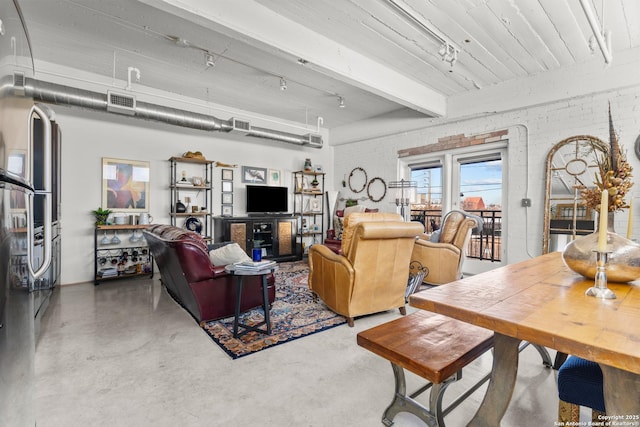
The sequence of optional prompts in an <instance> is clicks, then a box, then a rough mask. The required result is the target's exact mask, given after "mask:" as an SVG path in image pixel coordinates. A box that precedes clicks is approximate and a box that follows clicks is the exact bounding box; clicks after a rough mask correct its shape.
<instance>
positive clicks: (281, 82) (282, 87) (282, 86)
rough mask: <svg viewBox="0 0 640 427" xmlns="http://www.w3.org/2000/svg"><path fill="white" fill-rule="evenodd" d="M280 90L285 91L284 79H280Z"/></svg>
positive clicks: (285, 82)
mask: <svg viewBox="0 0 640 427" xmlns="http://www.w3.org/2000/svg"><path fill="white" fill-rule="evenodd" d="M280 90H282V91H285V90H287V81H286V80H285V79H284V77H280Z"/></svg>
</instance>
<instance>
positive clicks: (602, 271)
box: [586, 250, 616, 299]
mask: <svg viewBox="0 0 640 427" xmlns="http://www.w3.org/2000/svg"><path fill="white" fill-rule="evenodd" d="M593 252H595V254H596V275H595V278H594V282H595V283H594V284H595V286H592V287H590V288H589V289H587V292H586V294H587V295H589V296H592V297H598V298H602V299H615V298H616V294H614V293H613V291H612V290H611V289H609V288H608V287H607V262H608V261H609V254H611V252H601V251H598V250H594V251H593Z"/></svg>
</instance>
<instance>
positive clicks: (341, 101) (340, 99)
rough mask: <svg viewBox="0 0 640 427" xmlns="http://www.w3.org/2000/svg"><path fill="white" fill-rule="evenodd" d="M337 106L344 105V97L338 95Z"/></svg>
mask: <svg viewBox="0 0 640 427" xmlns="http://www.w3.org/2000/svg"><path fill="white" fill-rule="evenodd" d="M338 107H340V108H344V107H346V105H344V98H343V97H341V96H339V97H338Z"/></svg>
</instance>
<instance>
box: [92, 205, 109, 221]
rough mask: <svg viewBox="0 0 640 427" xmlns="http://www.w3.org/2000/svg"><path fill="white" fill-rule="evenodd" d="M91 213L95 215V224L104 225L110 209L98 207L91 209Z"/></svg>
mask: <svg viewBox="0 0 640 427" xmlns="http://www.w3.org/2000/svg"><path fill="white" fill-rule="evenodd" d="M91 213H92V214H93V215H95V217H96V225H105V224H106V223H107V217H108V216H109V214H111V209H102V208H98V209H95V210H92V211H91Z"/></svg>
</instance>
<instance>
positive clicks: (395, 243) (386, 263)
mask: <svg viewBox="0 0 640 427" xmlns="http://www.w3.org/2000/svg"><path fill="white" fill-rule="evenodd" d="M422 233H424V227H423V225H422V224H420V223H419V222H405V221H403V219H402V217H401V216H400V215H398V214H391V213H353V214H351V215H349V216H348V217H347V218H346V219H345V223H344V231H343V233H342V255H338V254H336V253H335V252H333V251H332V250H331V249H329V248H327V247H326V246H324V245H313V246H311V248H310V249H309V267H310V270H309V288H310V289H311V291H312V292H313V293H314V296H318V297H320V298H321V299H322V300H323V301H324V303H325V304H326V305H327V306H328V307H329V308H330V309H331V310H333V311H335V312H336V313H338V314H341V315H343V316H345V317H346V318H347V320H348V322H349V326H353V319H354V317H356V316H362V315H365V314H371V313H377V312H380V311H385V310H391V309H394V308H399V309H400V312H401V313H402V314H405V299H404V295H405V290H406V288H407V279H408V278H409V261H410V259H411V252H412V250H413V246H414V243H415V240H416V237H417V236H418V235H420V234H422Z"/></svg>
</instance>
